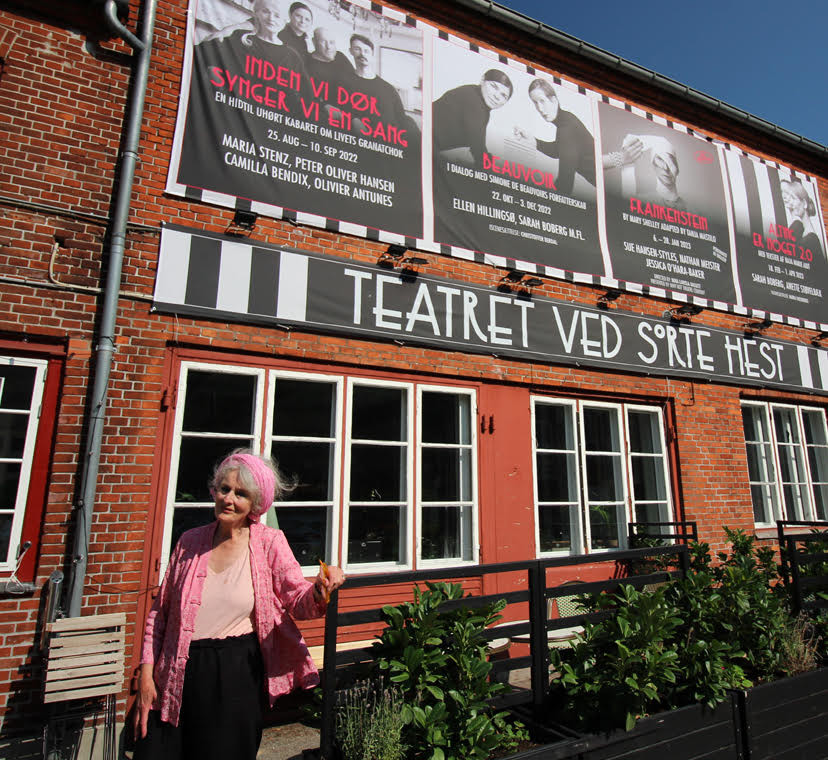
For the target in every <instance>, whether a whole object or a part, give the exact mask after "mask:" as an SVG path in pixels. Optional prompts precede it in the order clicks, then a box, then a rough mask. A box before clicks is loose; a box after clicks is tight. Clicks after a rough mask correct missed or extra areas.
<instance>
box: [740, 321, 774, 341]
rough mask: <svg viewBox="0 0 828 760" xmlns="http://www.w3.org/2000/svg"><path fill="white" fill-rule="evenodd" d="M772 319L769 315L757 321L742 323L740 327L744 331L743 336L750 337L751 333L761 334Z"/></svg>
mask: <svg viewBox="0 0 828 760" xmlns="http://www.w3.org/2000/svg"><path fill="white" fill-rule="evenodd" d="M772 324H773V321H772V320H771V318H770V317H765V318H764V319H763V320H761V321H759V322H745V324H743V325H742V329H743V330H744V331H745V337H746V338H750V337H751V336H753V335H761V334H762V333H763V332H765V330H767V329H768V328H769V327H770V326H771V325H772Z"/></svg>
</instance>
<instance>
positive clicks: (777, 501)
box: [742, 402, 828, 525]
mask: <svg viewBox="0 0 828 760" xmlns="http://www.w3.org/2000/svg"><path fill="white" fill-rule="evenodd" d="M742 423H743V425H744V431H745V447H746V449H747V460H748V477H749V479H750V492H751V499H752V501H753V517H754V520H755V521H756V524H757V525H770V524H772V523H773V522H774V521H776V520H826V519H828V432H826V420H825V412H824V411H823V410H822V409H816V408H809V407H800V406H791V405H787V404H767V403H759V402H745V403H743V404H742Z"/></svg>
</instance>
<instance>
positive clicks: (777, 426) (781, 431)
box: [773, 409, 799, 443]
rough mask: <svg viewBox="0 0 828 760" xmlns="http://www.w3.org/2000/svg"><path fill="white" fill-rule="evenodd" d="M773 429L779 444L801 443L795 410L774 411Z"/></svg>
mask: <svg viewBox="0 0 828 760" xmlns="http://www.w3.org/2000/svg"><path fill="white" fill-rule="evenodd" d="M773 428H774V430H775V431H776V441H777V443H799V428H798V427H797V426H796V415H795V414H794V411H793V409H774V410H773Z"/></svg>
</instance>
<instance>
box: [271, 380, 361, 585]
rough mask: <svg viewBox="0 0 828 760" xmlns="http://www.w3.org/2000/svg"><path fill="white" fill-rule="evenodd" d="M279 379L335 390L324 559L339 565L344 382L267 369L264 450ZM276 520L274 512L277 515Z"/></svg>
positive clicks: (309, 570) (309, 571) (311, 571)
mask: <svg viewBox="0 0 828 760" xmlns="http://www.w3.org/2000/svg"><path fill="white" fill-rule="evenodd" d="M279 378H285V379H288V380H302V381H305V382H311V383H327V384H329V385H334V386H335V388H336V390H335V401H334V403H335V404H336V408H335V409H334V431H333V437H334V440H333V446H334V448H333V460H334V461H333V484H332V486H333V494H332V497H331V506H330V514H329V515H328V517H329V520H328V522H329V524H328V540H327V542H326V545H325V554H326V556H327V557H328V558H330V564H332V565H337V564H339V543H340V542H339V540H338V539H339V536H340V532H339V527H340V516H339V511H340V510H339V505H340V503H341V502H340V496H341V493H342V490H341V484H342V425H343V422H342V420H343V416H344V415H343V406H342V399H343V393H344V391H343V388H344V384H345V383H344V381H345V379H344V378H343V377H342V376H341V375H335V374H330V375H328V374H325V373H323V372H318V373H317V372H296V371H293V370H282V369H272V370H269V373H268V387H267V410H266V414H265V432H264V440H265V441H266V442H267V446H268V450H269V447H270V446H272V444H273V407H274V404H275V397H276V394H275V389H276V381H277V380H278V379H279ZM294 440H317V439H315V438H308V439H303V438H300V439H294ZM281 505H284V506H294V505H296V506H302V502H298V503H297V502H282V503H281ZM276 506H277V507H278V506H280V502H278V501H277V502H276ZM277 519H278V515H277ZM301 567H302V572H303V573H304V574H305V575H307V576H310V575H316V573H317V571H318V569H319V568H318V567H316V566H313V565H302V566H301Z"/></svg>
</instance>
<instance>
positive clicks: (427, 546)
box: [422, 507, 461, 559]
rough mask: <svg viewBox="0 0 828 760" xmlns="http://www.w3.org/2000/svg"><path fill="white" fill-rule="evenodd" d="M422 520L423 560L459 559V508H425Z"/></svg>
mask: <svg viewBox="0 0 828 760" xmlns="http://www.w3.org/2000/svg"><path fill="white" fill-rule="evenodd" d="M422 519H423V529H422V534H423V537H422V540H423V543H422V556H423V559H447V558H449V557H454V558H459V557H460V556H461V555H460V508H459V507H426V508H424V509H423V512H422Z"/></svg>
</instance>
